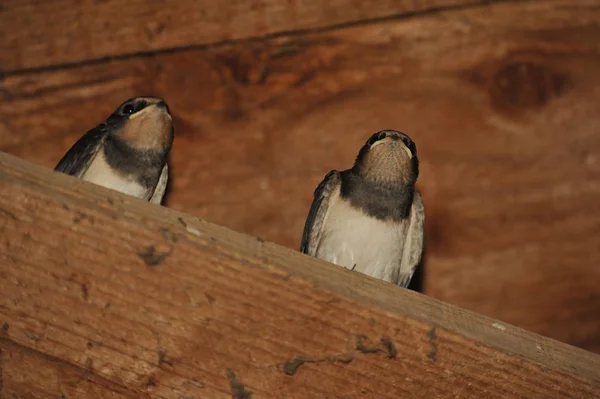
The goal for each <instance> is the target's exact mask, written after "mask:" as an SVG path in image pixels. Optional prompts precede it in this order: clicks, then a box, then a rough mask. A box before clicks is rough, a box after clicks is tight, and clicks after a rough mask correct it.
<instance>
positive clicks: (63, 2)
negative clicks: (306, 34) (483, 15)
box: [0, 0, 488, 73]
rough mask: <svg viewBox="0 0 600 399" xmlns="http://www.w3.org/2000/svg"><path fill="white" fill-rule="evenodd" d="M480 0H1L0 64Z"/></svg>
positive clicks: (74, 58) (209, 40) (37, 64)
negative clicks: (370, 0)
mask: <svg viewBox="0 0 600 399" xmlns="http://www.w3.org/2000/svg"><path fill="white" fill-rule="evenodd" d="M482 3H488V1H482V0H421V1H418V2H417V1H410V0H399V1H398V0H383V1H377V2H368V3H367V2H362V1H358V0H334V1H328V2H322V1H277V0H254V1H245V0H228V1H224V2H223V1H221V2H215V1H211V0H200V1H197V0H181V1H171V2H164V1H145V0H129V1H128V2H127V4H124V3H123V2H122V1H117V0H102V1H80V0H52V1H42V2H40V1H35V0H4V1H2V2H0V71H2V70H4V71H5V72H7V73H13V72H15V71H18V70H22V69H31V68H43V67H49V66H54V65H57V64H72V63H80V62H84V61H91V60H95V59H98V58H104V57H115V56H124V55H128V54H136V53H144V52H149V51H155V50H165V49H172V48H179V47H190V46H199V45H209V44H214V43H219V42H224V41H232V40H239V39H246V38H253V37H261V36H264V35H273V34H277V33H280V32H291V31H298V30H310V29H320V28H326V27H330V26H332V25H341V24H348V23H356V22H365V21H368V20H372V19H380V18H389V17H402V16H406V15H412V14H414V13H422V12H427V11H431V10H437V9H444V8H453V7H460V6H465V5H473V4H482Z"/></svg>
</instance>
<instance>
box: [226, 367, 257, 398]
mask: <svg viewBox="0 0 600 399" xmlns="http://www.w3.org/2000/svg"><path fill="white" fill-rule="evenodd" d="M227 379H228V380H229V387H230V389H231V397H232V399H250V398H251V397H252V392H250V391H248V390H246V387H244V384H242V383H240V382H239V381H238V380H237V377H236V375H235V372H234V371H233V370H232V369H227Z"/></svg>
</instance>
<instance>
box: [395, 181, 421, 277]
mask: <svg viewBox="0 0 600 399" xmlns="http://www.w3.org/2000/svg"><path fill="white" fill-rule="evenodd" d="M424 236H425V206H424V205H423V198H422V197H421V193H420V192H419V191H418V190H415V192H414V195H413V202H412V206H411V208H410V215H409V222H408V226H407V228H406V235H405V237H404V246H403V250H402V261H401V264H400V272H399V276H398V283H397V284H398V285H399V286H401V287H407V286H408V284H409V283H410V280H411V279H412V276H413V273H414V272H415V269H416V268H417V266H418V265H419V263H420V262H421V259H422V257H423V243H424V241H425V240H424V238H425V237H424Z"/></svg>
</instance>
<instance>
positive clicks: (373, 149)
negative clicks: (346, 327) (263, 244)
mask: <svg viewBox="0 0 600 399" xmlns="http://www.w3.org/2000/svg"><path fill="white" fill-rule="evenodd" d="M418 175H419V160H418V158H417V149H416V146H415V143H414V142H413V141H412V140H411V139H410V138H409V137H408V136H407V135H406V134H404V133H401V132H397V131H394V130H384V131H380V132H378V133H375V134H373V135H372V136H371V137H370V138H369V140H368V141H367V142H366V144H365V145H364V146H363V147H362V148H361V150H360V152H359V154H358V157H357V158H356V161H355V163H354V166H353V167H352V168H351V169H348V170H344V171H342V172H339V171H337V170H332V171H331V172H329V173H328V174H327V175H326V176H325V178H324V179H323V181H322V182H321V183H320V184H319V186H318V187H317V189H316V190H315V192H314V200H313V203H312V205H311V208H310V211H309V214H308V218H307V220H306V224H305V226H304V234H303V236H302V244H301V247H300V251H301V252H303V253H305V254H308V255H311V256H314V257H317V258H319V259H322V260H325V261H327V262H330V263H334V264H337V265H339V266H343V267H346V268H348V269H352V270H356V271H359V272H361V273H364V274H367V275H369V276H371V277H375V278H379V279H381V280H384V281H388V282H391V283H393V284H398V285H400V286H401V287H406V286H408V284H409V283H410V280H411V278H412V276H413V273H414V271H415V268H416V267H417V266H418V264H419V263H420V261H421V257H422V253H423V241H424V222H425V209H424V206H423V201H422V199H421V194H420V193H419V191H418V190H416V189H415V182H416V181H417V177H418Z"/></svg>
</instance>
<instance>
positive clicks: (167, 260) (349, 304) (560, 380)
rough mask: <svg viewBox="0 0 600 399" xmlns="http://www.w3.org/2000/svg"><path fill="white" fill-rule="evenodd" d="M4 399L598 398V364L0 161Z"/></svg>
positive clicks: (387, 288) (192, 221)
mask: <svg viewBox="0 0 600 399" xmlns="http://www.w3.org/2000/svg"><path fill="white" fill-rule="evenodd" d="M0 184H1V187H2V190H0V218H1V219H0V220H1V223H0V237H2V240H1V244H0V265H1V266H0V291H1V292H2V295H1V296H0V326H1V328H0V347H1V348H2V351H1V352H0V353H1V355H0V356H1V357H0V359H1V361H0V367H1V368H2V374H1V375H2V379H1V381H2V385H1V387H0V389H1V390H0V395H2V397H12V396H11V395H16V396H17V397H20V398H26V397H90V396H89V395H91V394H92V393H93V394H95V395H96V397H107V398H108V397H115V396H116V397H123V398H125V397H130V398H134V397H148V398H150V397H152V398H192V397H193V398H198V397H210V398H221V397H222V398H226V397H234V398H247V397H249V396H244V395H245V394H247V393H250V392H251V393H253V394H254V395H255V397H261V398H313V397H331V398H333V397H338V398H339V397H353V398H354V397H358V396H363V395H364V396H366V397H377V398H386V397H389V398H399V397H402V398H409V397H414V398H420V397H427V398H450V397H461V398H483V397H485V398H502V399H507V398H522V397H526V398H544V399H548V398H582V399H583V398H586V399H588V398H592V397H594V396H596V397H597V394H598V392H600V356H598V355H595V354H592V353H590V352H586V351H583V350H581V349H577V348H575V347H570V346H568V345H565V344H562V343H559V342H557V341H554V340H551V339H548V338H545V337H542V336H538V335H535V334H532V333H529V332H527V331H524V330H521V329H518V328H516V327H513V326H510V325H507V324H505V323H503V322H500V321H497V320H493V319H489V318H487V317H483V316H480V315H477V314H473V313H471V312H468V311H466V310H463V309H459V308H456V307H454V306H452V305H448V304H445V303H442V302H439V301H437V300H434V299H432V298H428V297H426V296H424V295H421V294H418V293H415V292H413V291H409V290H404V289H401V288H399V287H397V286H394V285H392V284H388V283H384V282H381V281H379V280H375V279H371V278H368V277H366V276H364V275H362V274H359V273H353V272H350V271H348V270H346V269H343V268H340V267H337V266H334V265H331V264H328V263H325V262H322V261H319V260H316V259H314V258H310V257H307V256H305V255H302V254H300V253H298V252H296V251H290V250H289V249H286V248H283V247H280V246H278V245H275V244H271V243H268V242H263V241H262V240H257V239H255V238H253V237H250V236H246V235H242V234H240V233H236V232H233V231H231V230H227V229H225V228H223V227H219V226H217V225H212V224H209V223H207V222H203V221H201V220H199V219H196V218H194V217H191V216H190V215H186V214H182V213H179V212H177V211H173V210H169V209H167V208H164V207H158V206H154V205H151V204H148V203H144V202H142V201H139V200H136V199H134V198H131V197H126V196H124V195H122V194H120V193H116V192H114V191H111V190H106V189H104V188H101V187H98V186H94V185H91V184H89V183H85V182H82V181H79V180H75V179H74V178H71V177H68V176H66V175H62V174H58V173H54V172H52V171H50V170H48V169H45V168H42V167H40V166H36V165H33V164H30V163H27V162H24V161H22V160H19V159H17V158H14V157H12V156H10V155H2V154H0Z"/></svg>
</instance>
